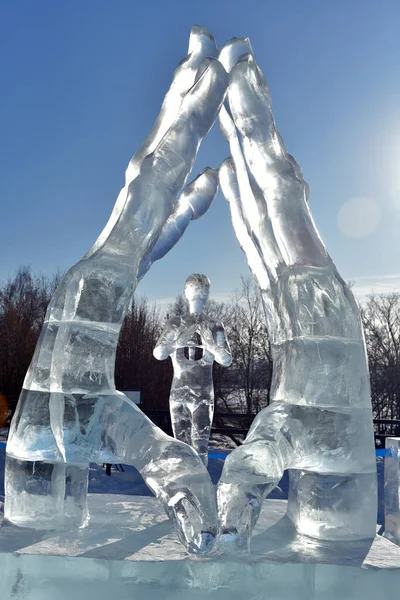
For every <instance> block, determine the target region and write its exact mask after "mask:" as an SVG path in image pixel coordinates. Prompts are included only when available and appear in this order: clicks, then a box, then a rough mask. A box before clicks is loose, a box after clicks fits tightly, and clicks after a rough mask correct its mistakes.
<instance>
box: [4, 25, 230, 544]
mask: <svg viewBox="0 0 400 600" xmlns="http://www.w3.org/2000/svg"><path fill="white" fill-rule="evenodd" d="M213 56H216V46H215V42H214V39H213V37H212V36H211V34H209V33H208V32H207V31H205V30H204V29H202V28H200V27H194V28H193V29H192V32H191V36H190V42H189V54H188V56H187V58H186V59H185V60H183V61H182V62H181V63H180V65H179V67H178V69H177V70H176V72H175V75H174V78H173V81H172V85H171V87H170V90H169V91H168V93H167V95H166V97H165V100H164V103H163V105H162V108H161V112H160V115H159V117H158V119H157V121H156V123H155V125H154V127H153V129H152V131H151V133H150V134H149V136H148V137H147V139H146V140H145V142H144V144H143V145H142V147H141V148H140V149H139V151H138V152H137V153H136V154H135V155H134V156H133V158H132V159H131V161H130V163H129V165H128V168H127V171H126V181H125V185H124V187H123V189H122V190H121V192H120V194H119V196H118V199H117V202H116V204H115V207H114V210H113V212H112V215H111V217H110V219H109V222H108V223H107V225H106V227H105V229H104V231H103V232H102V234H101V235H100V237H99V238H98V240H97V241H96V242H95V244H94V246H93V247H92V248H91V250H90V251H89V252H88V253H87V254H86V256H85V257H84V258H83V259H82V260H81V261H79V262H78V263H77V264H76V265H75V266H73V267H72V268H71V269H70V270H69V271H68V272H67V274H66V275H65V277H64V278H63V280H62V282H61V283H60V285H59V287H58V289H57V290H56V292H55V294H54V296H53V298H52V300H51V303H50V305H49V308H48V311H47V314H46V318H45V323H44V326H43V330H42V333H41V336H40V339H39V342H38V344H37V347H36V350H35V354H34V357H33V359H32V363H31V365H30V367H29V370H28V373H27V375H26V378H25V381H24V386H23V390H22V393H21V397H20V400H19V404H18V408H17V411H16V413H15V415H14V418H13V421H12V425H11V430H10V435H9V440H8V444H7V466H6V482H5V485H6V504H5V515H6V517H7V518H8V519H9V520H10V521H12V522H14V523H17V524H19V525H21V526H28V527H50V528H51V527H59V526H63V525H70V524H71V520H73V519H75V520H76V523H77V524H78V525H81V524H84V522H85V520H86V518H87V515H86V497H85V494H86V492H85V489H84V485H82V482H83V481H87V472H88V466H89V461H94V462H99V463H102V462H109V463H110V462H116V463H127V464H132V465H134V466H135V467H136V468H137V469H138V470H139V471H140V472H141V474H142V476H143V477H144V479H145V481H146V483H147V485H148V486H149V487H150V488H151V489H152V490H153V491H154V492H155V494H156V495H157V497H158V498H160V499H161V501H162V502H163V504H164V507H165V509H166V511H167V513H168V514H169V515H170V516H171V517H172V518H173V519H174V521H175V523H176V525H177V528H178V533H179V535H180V538H181V540H182V541H183V543H184V544H185V545H186V546H187V547H188V548H189V550H191V551H193V552H203V551H205V550H207V548H209V547H210V546H211V545H212V544H213V542H214V539H215V535H216V531H217V515H216V500H215V490H214V488H213V486H212V483H211V481H210V478H209V476H208V473H207V470H206V469H205V467H204V465H203V463H202V462H201V460H200V459H199V457H198V456H197V454H196V453H195V452H194V451H193V450H192V449H191V448H190V447H189V446H187V445H185V444H183V443H182V442H179V441H177V440H174V439H173V438H170V437H169V436H167V435H165V434H164V433H163V432H162V431H161V430H160V429H158V428H157V427H156V426H155V425H154V424H153V423H152V422H151V421H150V420H149V419H148V418H146V416H145V415H144V414H143V413H142V412H141V411H140V410H139V409H138V408H137V407H136V405H135V404H134V403H132V402H131V401H130V400H129V399H128V398H127V397H126V396H124V394H122V393H120V392H118V391H116V389H115V385H114V363H115V352H116V346H117V342H118V336H119V331H120V328H121V324H122V321H123V318H124V315H125V314H126V311H127V309H128V307H129V303H130V301H131V299H132V294H133V292H134V290H135V288H136V285H137V282H138V279H139V278H140V277H142V276H143V274H144V273H145V272H146V271H147V269H148V268H149V267H150V266H151V263H152V262H153V261H154V260H157V259H158V258H160V257H161V256H163V254H164V253H165V252H167V251H168V250H169V249H170V248H171V247H172V246H173V245H174V243H175V242H176V241H177V240H178V239H179V237H180V235H182V233H183V231H184V229H185V227H186V226H187V225H188V223H189V221H190V220H191V219H192V218H197V217H198V216H200V215H201V214H202V213H203V212H204V211H205V210H207V208H208V206H209V205H210V203H211V202H212V200H213V198H214V196H215V194H216V191H217V187H218V174H217V172H216V171H214V170H212V169H206V170H205V171H204V172H203V173H202V174H201V175H200V176H199V177H198V178H197V179H196V180H195V181H194V182H193V183H192V184H189V186H188V187H186V188H185V189H184V190H183V192H182V193H181V195H180V196H179V192H180V190H181V189H182V188H183V186H184V184H185V182H186V179H187V177H188V175H189V173H190V171H191V169H192V167H193V164H194V161H195V158H196V154H197V150H198V147H199V144H200V142H201V140H202V138H203V137H204V136H205V135H206V133H207V132H208V130H209V129H210V127H211V126H212V124H213V122H214V120H215V119H216V117H217V115H218V112H219V109H220V106H221V104H222V102H223V99H224V96H225V93H226V88H227V74H226V72H225V70H224V69H223V67H222V65H221V63H219V62H218V61H217V60H216V59H215V58H210V57H213ZM83 472H84V473H83Z"/></svg>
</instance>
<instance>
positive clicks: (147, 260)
mask: <svg viewBox="0 0 400 600" xmlns="http://www.w3.org/2000/svg"><path fill="white" fill-rule="evenodd" d="M216 56H217V49H216V46H215V42H214V40H213V38H212V36H211V35H210V34H209V33H208V32H206V31H205V30H203V29H201V28H194V29H193V31H192V35H191V38H190V44H189V55H188V57H187V58H186V59H185V60H184V61H183V62H182V63H181V64H180V66H179V67H178V70H177V71H176V74H175V77H174V80H173V83H172V85H171V88H170V90H169V92H168V94H167V96H166V98H165V101H164V103H163V106H162V109H161V113H160V116H159V118H158V120H157V121H156V124H155V126H154V128H153V130H152V132H151V133H150V135H149V136H148V138H147V139H146V140H145V142H144V144H143V146H142V147H141V148H140V149H139V151H138V152H137V153H136V154H135V155H134V157H133V159H132V160H131V162H130V164H129V166H128V169H127V172H126V183H125V186H124V188H123V189H122V190H121V192H120V195H119V196H118V199H117V203H116V205H115V208H114V211H113V213H112V215H111V217H110V220H109V222H108V224H107V225H106V227H105V229H104V231H103V233H102V234H101V235H100V237H99V239H98V240H97V242H96V243H95V245H94V246H93V248H92V249H91V250H90V251H89V252H88V254H87V255H86V256H85V257H84V258H83V259H82V260H81V261H80V262H79V263H78V264H77V265H75V266H74V267H73V268H72V269H71V270H70V271H69V272H68V273H67V275H66V276H65V277H64V279H63V281H62V282H61V284H60V286H59V288H58V290H57V291H56V293H55V295H54V297H53V299H52V302H51V304H50V306H49V309H48V313H47V316H46V322H45V325H44V328H43V331H42V334H41V337H40V340H39V343H38V345H37V348H36V351H35V355H34V358H33V361H32V364H31V366H30V369H29V371H28V373H27V376H26V379H25V383H24V389H23V391H22V394H21V398H20V402H19V406H18V410H17V412H16V414H15V416H14V419H13V423H12V428H11V432H10V437H9V442H8V445H7V454H8V458H7V467H6V506H5V513H6V516H7V517H8V519H9V520H11V521H13V522H15V523H18V524H20V525H24V526H34V527H44V526H49V527H53V526H55V525H57V526H58V525H63V524H64V523H65V521H71V522H77V523H78V524H81V523H84V522H85V519H86V518H87V516H86V488H85V485H86V481H87V469H88V464H89V461H98V462H123V463H128V464H133V465H134V466H136V467H137V468H138V469H139V471H140V472H141V473H142V475H143V477H144V479H145V481H146V483H147V484H148V486H149V487H150V488H151V489H153V490H154V491H155V493H156V495H157V497H158V498H160V499H161V500H162V502H163V504H164V506H165V508H166V510H167V513H168V514H169V515H170V516H171V517H172V518H173V519H174V520H175V523H176V525H177V528H178V532H179V534H180V538H181V540H182V541H183V542H184V543H185V544H186V546H187V547H188V548H189V550H191V551H193V552H204V551H207V550H208V549H210V548H211V547H212V545H213V543H214V539H215V536H216V533H217V514H216V500H215V496H214V488H213V486H212V484H211V481H210V479H209V477H208V474H207V471H206V469H205V467H204V465H203V463H202V461H201V460H200V458H199V456H198V455H197V453H196V452H194V451H193V450H192V449H191V448H190V447H189V446H188V445H186V444H184V443H182V442H179V441H178V440H173V439H172V438H169V437H168V436H166V435H165V434H163V433H162V432H161V431H160V430H159V429H158V428H156V427H155V426H154V425H153V424H152V423H151V422H150V421H149V420H148V419H147V418H146V417H145V416H144V415H143V414H142V413H141V412H140V410H139V409H138V408H137V407H136V406H135V405H134V404H133V403H131V402H130V401H129V400H128V399H127V398H126V397H125V396H124V395H123V394H121V393H120V392H117V391H116V390H115V387H114V376H113V370H114V360H115V349H116V345H117V341H118V334H119V330H120V327H121V323H122V320H123V317H124V314H125V312H126V310H127V308H128V306H129V302H130V299H131V297H132V293H133V291H134V289H135V287H136V285H137V282H138V280H139V279H140V278H141V277H142V276H143V275H144V274H145V273H146V271H147V270H148V269H149V268H150V267H151V264H152V262H153V261H154V260H157V259H159V258H161V257H162V256H163V255H164V254H165V253H166V252H167V251H168V250H169V248H170V247H172V245H173V244H174V243H175V242H176V241H177V240H178V239H179V237H180V236H181V235H182V233H183V231H184V230H185V228H186V227H187V225H188V224H189V222H190V220H191V219H193V218H197V217H198V216H200V215H201V214H202V213H203V212H204V211H205V210H206V209H207V207H208V206H209V205H210V203H211V202H212V200H213V198H214V196H215V194H216V190H217V185H218V181H217V173H216V172H215V171H214V170H212V169H208V170H206V171H205V172H203V173H202V174H201V175H200V176H199V178H197V179H196V180H195V182H194V183H193V184H192V186H191V187H190V184H189V186H188V187H187V188H186V191H185V190H184V191H183V192H182V193H181V194H180V196H179V192H180V190H181V188H182V187H183V186H184V184H185V182H186V178H187V176H188V174H189V172H190V171H191V169H192V166H193V163H194V160H195V157H196V153H197V149H198V146H199V143H200V141H201V139H202V138H203V137H204V135H205V134H206V133H207V132H208V130H209V129H210V127H211V126H212V124H213V122H214V120H215V119H216V117H217V115H218V114H219V116H220V125H221V129H222V131H223V134H224V136H225V138H226V139H227V141H228V144H229V147H230V153H231V157H230V158H228V159H227V160H226V161H225V162H224V163H223V164H222V166H221V168H220V170H219V181H220V184H221V188H222V191H223V193H224V195H225V197H226V198H227V200H228V202H229V205H230V209H231V214H232V221H233V225H234V229H235V232H236V236H237V238H238V241H239V243H240V245H241V247H242V248H243V250H244V252H245V253H246V256H247V260H248V263H249V267H250V270H251V271H252V273H253V275H254V277H255V279H256V280H257V282H258V284H259V286H260V289H261V293H262V296H263V301H264V307H265V315H266V319H267V323H268V328H269V334H270V340H271V344H272V352H273V361H274V371H273V382H272V391H271V398H272V403H271V405H270V406H269V407H268V408H266V409H265V410H263V411H262V412H261V413H259V414H258V415H257V417H256V418H255V420H254V422H253V425H252V427H251V430H250V432H249V434H248V436H247V438H246V441H245V443H244V444H243V445H242V446H241V447H240V448H238V449H236V450H235V451H233V452H232V453H231V454H230V455H229V457H228V459H227V460H226V463H225V467H224V470H223V474H222V478H221V482H220V484H219V487H218V503H219V515H220V517H219V518H220V527H221V532H222V535H221V539H222V543H223V544H224V545H225V546H227V547H229V548H237V547H239V548H240V547H242V546H244V547H246V545H248V543H249V539H250V536H251V532H252V530H253V527H254V525H255V523H256V521H257V518H258V516H259V512H260V508H261V504H262V501H263V499H264V497H265V496H266V495H267V494H268V493H269V491H270V490H272V488H273V487H274V486H276V485H277V483H278V482H279V479H280V477H281V475H282V473H283V471H284V470H285V469H289V470H290V492H289V502H288V514H289V516H290V518H291V519H292V521H293V523H294V524H295V526H296V527H297V529H298V530H299V532H300V533H303V534H306V535H308V536H314V537H316V538H321V539H336V540H338V539H339V540H340V539H343V540H346V539H347V540H348V539H360V538H372V537H373V536H374V534H375V522H376V466H375V452H374V442H373V430H372V412H371V403H370V389H369V376H368V366H367V360H366V352H365V345H364V338H363V332H362V326H361V321H360V316H359V311H358V308H357V304H356V302H355V300H354V297H353V294H352V292H351V290H350V289H349V287H348V286H347V285H346V283H345V282H344V281H343V279H342V278H341V277H340V275H339V274H338V272H337V270H336V268H335V265H334V264H333V262H332V260H331V258H330V256H329V255H328V253H327V251H326V249H325V247H324V245H323V243H322V241H321V239H320V237H319V235H318V232H317V230H316V227H315V225H314V222H313V220H312V217H311V214H310V210H309V207H308V203H307V200H308V187H307V184H306V183H305V181H304V179H303V176H302V173H301V170H300V168H299V166H298V164H297V163H296V161H295V160H294V158H293V157H292V156H291V155H290V154H288V152H287V151H286V149H285V146H284V144H283V141H282V139H281V137H280V135H279V133H278V131H277V128H276V125H275V121H274V117H273V114H272V109H271V100H270V96H269V90H268V87H267V84H266V82H265V80H264V77H263V75H262V73H261V71H260V69H259V67H258V66H257V63H256V62H255V59H254V57H253V52H252V49H251V46H250V43H249V41H248V39H237V38H234V39H233V40H232V41H231V42H229V43H228V44H227V45H226V46H225V47H224V48H223V49H222V50H221V52H220V54H219V56H218V60H216V59H215V58H207V57H216ZM227 72H229V78H228V76H227ZM228 85H229V87H228V91H227V93H226V88H227V86H228Z"/></svg>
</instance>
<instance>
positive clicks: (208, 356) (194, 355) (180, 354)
mask: <svg viewBox="0 0 400 600" xmlns="http://www.w3.org/2000/svg"><path fill="white" fill-rule="evenodd" d="M209 290H210V281H209V279H208V277H206V276H205V275H201V274H199V273H193V275H190V276H189V277H188V278H187V280H186V282H185V290H184V293H185V296H186V299H187V301H188V304H189V312H187V313H185V314H183V315H180V316H173V317H171V318H170V319H168V321H167V323H166V325H165V327H164V330H163V332H162V334H161V336H160V339H159V340H158V341H157V344H156V346H155V348H154V352H153V354H154V356H155V358H157V359H159V360H164V359H166V358H168V357H169V356H170V357H171V360H172V365H173V369H174V376H173V380H172V385H171V393H170V398H169V404H170V412H171V422H172V429H173V432H174V436H175V438H176V439H178V440H181V441H182V442H185V443H186V444H189V445H190V446H192V448H194V449H195V450H196V452H197V453H198V455H199V456H200V458H201V460H202V461H203V463H204V464H205V466H207V462H208V442H209V439H210V431H211V424H212V420H213V414H214V386H213V363H214V360H216V361H217V362H218V363H219V364H221V365H223V366H224V367H229V365H230V364H231V363H232V356H231V353H230V348H229V344H228V341H227V339H226V335H225V330H224V326H223V325H222V323H221V322H219V321H215V320H214V319H211V318H210V317H209V316H208V315H207V314H206V313H205V312H204V310H205V308H206V303H207V300H208V296H209Z"/></svg>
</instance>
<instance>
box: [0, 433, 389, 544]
mask: <svg viewBox="0 0 400 600" xmlns="http://www.w3.org/2000/svg"><path fill="white" fill-rule="evenodd" d="M0 435H1V432H0ZM3 440H4V441H5V438H3ZM4 441H3V442H1V440H0V500H1V497H3V496H4V460H5V443H4ZM227 452H229V450H225V449H218V448H210V460H209V465H208V470H209V473H210V476H211V479H212V480H213V482H214V483H217V482H218V480H219V478H220V475H221V471H222V467H223V463H224V457H225V455H226V453H227ZM218 455H220V456H221V458H215V457H217V456H218ZM123 469H124V471H117V470H116V468H115V467H113V468H112V472H111V477H110V476H108V475H106V471H105V468H103V467H102V466H101V465H96V464H91V465H90V472H89V493H92V494H124V495H132V496H153V494H152V492H150V490H149V489H148V487H147V486H146V484H145V483H144V481H143V479H142V477H141V475H140V473H139V472H138V471H137V470H136V469H135V468H134V467H131V466H127V465H123ZM377 471H378V519H377V522H378V524H379V525H380V526H381V530H380V531H381V532H382V527H383V523H384V505H383V457H382V456H378V457H377ZM287 494H288V476H287V473H285V474H284V476H283V478H282V480H281V481H280V483H279V486H278V488H275V490H274V491H273V492H272V493H271V494H270V496H269V498H272V499H285V500H286V499H287Z"/></svg>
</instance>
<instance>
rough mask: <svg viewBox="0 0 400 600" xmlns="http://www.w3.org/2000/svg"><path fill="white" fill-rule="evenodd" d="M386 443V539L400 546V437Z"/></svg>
mask: <svg viewBox="0 0 400 600" xmlns="http://www.w3.org/2000/svg"><path fill="white" fill-rule="evenodd" d="M385 442H386V443H385V445H386V454H385V537H387V538H388V539H389V540H390V541H391V542H394V543H395V544H398V545H399V546H400V437H396V438H394V437H393V438H386V440H385Z"/></svg>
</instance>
